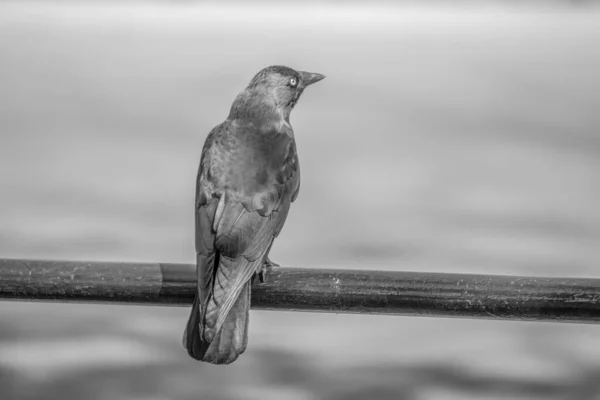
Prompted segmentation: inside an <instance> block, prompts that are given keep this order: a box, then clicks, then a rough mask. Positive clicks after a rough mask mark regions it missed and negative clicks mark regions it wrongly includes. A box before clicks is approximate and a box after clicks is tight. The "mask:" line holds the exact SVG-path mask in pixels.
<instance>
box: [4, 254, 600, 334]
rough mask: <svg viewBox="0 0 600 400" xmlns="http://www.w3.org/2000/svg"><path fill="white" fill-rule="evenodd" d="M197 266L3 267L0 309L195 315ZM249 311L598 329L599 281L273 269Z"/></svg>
mask: <svg viewBox="0 0 600 400" xmlns="http://www.w3.org/2000/svg"><path fill="white" fill-rule="evenodd" d="M195 288H196V270H195V266H193V265H187V264H166V263H118V262H85V261H41V260H20V259H0V299H8V300H33V301H66V302H102V303H108V304H110V303H121V304H123V303H129V304H147V305H189V304H191V302H192V300H193V297H194V291H195ZM252 308H254V309H262V310H289V311H316V312H336V313H360V314H388V315H418V316H438V317H441V316H443V317H467V318H488V319H503V320H536V321H555V322H580V323H598V322H600V279H581V278H578V279H575V278H539V277H521V276H502V275H469V274H445V273H424V272H400V271H398V272H396V271H364V270H350V269H346V270H341V269H310V268H282V267H280V268H273V269H272V270H270V271H269V272H268V273H267V281H266V282H265V283H258V282H256V283H254V284H253V286H252Z"/></svg>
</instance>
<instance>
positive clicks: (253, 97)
mask: <svg viewBox="0 0 600 400" xmlns="http://www.w3.org/2000/svg"><path fill="white" fill-rule="evenodd" d="M323 78H325V76H324V75H321V74H317V73H313V72H305V71H296V70H294V69H292V68H288V67H283V66H279V65H274V66H270V67H267V68H264V69H262V70H261V71H259V72H258V73H257V74H256V75H255V76H254V78H252V80H251V81H250V83H249V84H248V87H247V88H246V90H245V91H244V92H242V93H240V95H239V96H238V98H237V99H236V101H235V102H234V104H233V106H232V113H234V111H237V113H240V112H242V114H247V113H248V112H250V113H253V112H255V111H263V112H265V113H268V112H270V111H274V112H276V113H277V114H278V115H280V116H281V118H283V119H284V120H285V121H287V122H289V117H290V112H291V111H292V109H293V108H294V106H295V105H296V103H297V102H298V99H299V98H300V95H302V92H303V91H304V89H305V88H306V87H307V86H309V85H312V84H313V83H316V82H318V81H320V80H321V79H323ZM270 108H271V109H272V110H270Z"/></svg>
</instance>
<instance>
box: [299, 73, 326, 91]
mask: <svg viewBox="0 0 600 400" xmlns="http://www.w3.org/2000/svg"><path fill="white" fill-rule="evenodd" d="M298 73H299V74H300V79H301V82H302V86H304V87H306V86H309V85H312V84H313V83H316V82H319V81H320V80H321V79H323V78H325V75H321V74H317V73H316V72H304V71H299V72H298Z"/></svg>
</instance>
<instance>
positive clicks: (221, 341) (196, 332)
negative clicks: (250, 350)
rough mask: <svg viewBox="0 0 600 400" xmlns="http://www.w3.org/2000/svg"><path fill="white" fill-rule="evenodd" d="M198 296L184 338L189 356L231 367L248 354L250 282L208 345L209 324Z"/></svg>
mask: <svg viewBox="0 0 600 400" xmlns="http://www.w3.org/2000/svg"><path fill="white" fill-rule="evenodd" d="M201 307H202V304H201V301H200V298H199V294H198V293H196V297H195V298H194V304H193V306H192V313H191V315H190V319H189V320H188V324H187V327H186V330H185V333H184V335H183V345H184V347H185V348H186V349H187V351H188V353H189V355H190V356H192V357H193V358H195V359H196V360H199V361H204V362H208V363H212V364H230V363H232V362H234V361H235V360H236V359H237V358H238V356H239V355H240V354H242V353H243V352H244V351H245V350H246V346H247V345H248V320H249V318H248V317H249V312H250V282H247V283H246V284H245V285H244V287H243V288H242V290H241V291H240V294H239V296H238V298H237V300H236V301H235V303H234V305H233V307H231V310H230V311H229V312H228V313H227V317H226V318H225V322H224V323H223V325H222V327H221V329H219V331H218V332H217V334H216V335H214V337H213V338H212V340H211V341H210V342H209V341H207V340H206V338H205V337H204V330H205V326H206V320H205V318H204V315H203V314H204V313H203V312H202V309H201Z"/></svg>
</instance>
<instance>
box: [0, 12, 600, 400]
mask: <svg viewBox="0 0 600 400" xmlns="http://www.w3.org/2000/svg"><path fill="white" fill-rule="evenodd" d="M270 64H284V65H289V66H291V67H296V68H298V69H305V70H310V71H316V72H321V73H323V74H325V75H327V79H326V80H325V81H323V82H322V83H320V84H319V85H315V86H314V87H311V88H310V89H309V90H307V91H306V92H305V94H304V95H303V97H302V100H301V101H300V103H299V105H298V106H297V107H296V109H295V111H294V113H293V115H292V124H293V125H294V128H295V131H296V137H297V141H298V148H299V153H300V161H301V165H302V179H303V182H302V190H301V193H300V196H299V199H298V201H297V202H296V203H295V204H294V208H293V209H292V212H291V214H290V217H289V218H288V221H287V223H286V227H285V229H284V231H283V233H282V235H281V237H280V238H279V239H278V241H277V242H276V245H275V247H274V249H273V259H274V260H275V261H277V262H280V263H282V264H283V265H286V266H288V265H289V266H294V265H298V266H300V265H301V266H306V267H354V268H377V269H403V270H423V271H451V272H480V273H507V274H524V275H531V274H536V275H569V276H596V275H597V271H598V270H597V268H595V266H596V265H597V263H598V260H599V259H600V250H598V246H597V244H598V241H599V239H600V213H599V208H598V206H597V203H598V200H597V199H598V195H599V194H600V179H598V173H599V172H600V157H599V154H600V115H599V114H598V112H597V110H598V109H599V106H600V93H599V92H598V84H599V82H600V13H598V12H597V11H595V10H589V9H586V10H580V9H565V8H528V9H522V8H511V7H508V6H503V7H500V6H493V5H489V4H488V5H487V6H484V7H477V8H475V7H470V6H467V5H464V4H463V5H461V6H460V7H454V8H450V7H449V6H440V5H437V6H422V7H417V6H414V5H410V4H406V5H402V6H385V7H384V6H380V7H374V8H370V9H368V10H367V9H364V8H360V7H359V6H355V7H347V8H344V9H341V8H339V7H336V6H333V5H321V6H319V5H314V4H313V5H310V6H302V5H291V6H287V7H285V8H283V7H277V8H274V7H273V6H264V5H263V6H252V7H251V6H242V7H237V6H236V7H235V8H233V6H215V5H211V4H208V5H202V6H201V5H194V4H188V3H185V4H169V3H150V4H138V3H130V4H128V5H114V4H113V5H106V4H104V5H99V4H93V3H92V4H88V5H86V6H80V5H77V4H73V3H57V4H43V3H10V2H8V3H2V4H0V88H1V90H0V132H1V134H2V136H1V139H0V140H1V142H0V166H1V167H2V168H0V188H2V192H1V193H2V196H1V197H0V254H1V255H2V256H4V257H30V258H66V259H90V260H94V259H105V260H124V261H125V260H152V261H170V262H192V261H193V258H194V253H193V241H192V236H193V223H192V202H193V190H194V183H193V182H194V178H195V173H196V168H197V162H198V158H199V154H200V149H201V146H202V143H203V142H204V139H205V136H206V134H207V133H208V131H209V130H210V128H211V127H212V126H214V125H216V124H217V123H219V122H220V121H222V120H223V119H224V118H225V117H226V115H227V113H228V110H229V105H230V103H231V101H232V99H233V98H234V96H235V95H236V94H237V93H238V92H239V91H240V90H241V89H242V88H243V87H244V86H245V85H246V84H247V82H248V80H249V79H250V78H251V77H252V75H253V74H254V73H255V72H256V71H258V70H259V69H260V68H262V67H264V66H266V65H270ZM187 315H188V310H187V309H184V308H181V309H179V308H178V309H170V308H169V309H165V308H149V307H120V306H115V307H106V306H84V305H56V304H27V303H12V302H11V303H0V317H1V320H0V321H1V322H0V324H1V325H0V368H1V369H0V388H1V389H2V390H3V393H4V395H3V396H2V398H3V399H29V398H31V399H36V398H41V397H43V398H48V399H54V398H60V399H71V398H73V399H76V398H90V399H105V398H106V399H116V398H144V399H150V398H157V399H163V398H167V399H171V398H173V399H187V398H198V396H201V397H202V398H247V397H250V398H278V399H279V398H298V399H300V398H302V399H305V398H306V399H309V398H330V399H338V398H340V399H341V398H344V399H348V398H357V399H359V398H365V396H366V395H367V394H369V395H371V396H375V398H381V399H386V398H404V399H451V398H457V399H459V398H460V399H468V398H474V399H477V398H494V399H495V398H511V399H516V398H519V399H521V398H523V399H534V398H543V399H550V398H551V399H566V398H568V399H596V398H600V387H599V386H598V383H597V382H598V377H600V372H599V371H600V361H599V360H600V358H599V357H600V352H599V351H598V350H596V349H597V348H599V346H598V343H600V342H599V340H600V339H598V337H599V331H598V328H596V327H591V326H576V325H554V324H534V323H507V322H491V321H469V320H451V319H425V318H391V317H373V316H348V315H330V314H327V315H325V314H322V315H321V314H296V313H274V312H270V313H269V312H256V311H255V312H253V313H252V317H251V320H252V322H251V327H250V347H249V350H248V351H247V353H246V354H244V356H243V357H242V358H240V360H239V361H237V362H236V363H235V364H233V365H231V366H229V367H227V368H226V369H223V368H218V367H217V368H215V367H212V366H207V365H203V364H199V363H195V362H193V361H192V360H191V359H189V358H188V356H187V354H186V353H185V351H184V350H183V348H181V344H180V338H181V333H182V330H183V326H184V324H185V321H186V319H187Z"/></svg>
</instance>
